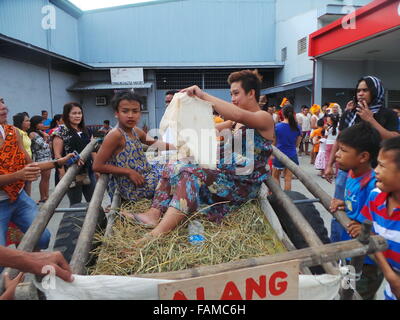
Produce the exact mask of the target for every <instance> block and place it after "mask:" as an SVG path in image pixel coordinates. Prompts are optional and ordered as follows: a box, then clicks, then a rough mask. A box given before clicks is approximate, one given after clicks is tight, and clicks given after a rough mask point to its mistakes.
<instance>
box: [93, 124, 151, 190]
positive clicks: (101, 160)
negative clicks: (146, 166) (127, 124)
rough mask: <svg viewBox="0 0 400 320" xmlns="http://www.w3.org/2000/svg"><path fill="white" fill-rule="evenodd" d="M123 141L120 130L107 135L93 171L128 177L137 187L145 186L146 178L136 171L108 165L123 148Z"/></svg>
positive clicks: (95, 160)
mask: <svg viewBox="0 0 400 320" xmlns="http://www.w3.org/2000/svg"><path fill="white" fill-rule="evenodd" d="M122 139H123V136H122V134H121V133H120V132H119V130H113V131H111V132H110V133H109V134H107V136H106V137H105V138H104V141H103V143H102V144H101V147H100V149H99V151H98V152H97V156H96V158H95V159H94V162H93V170H94V171H96V172H100V173H107V174H110V173H111V174H113V175H120V176H127V177H129V179H130V180H131V181H132V182H133V183H135V184H136V185H138V186H140V185H143V184H144V182H145V180H144V177H143V176H142V175H141V174H139V173H138V172H137V171H136V170H133V169H130V168H122V167H117V166H114V165H112V164H109V163H108V161H109V160H110V159H111V157H112V156H113V154H115V153H116V152H117V151H118V150H120V149H121V148H123V145H122V143H121V142H122Z"/></svg>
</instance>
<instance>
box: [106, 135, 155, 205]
mask: <svg viewBox="0 0 400 320" xmlns="http://www.w3.org/2000/svg"><path fill="white" fill-rule="evenodd" d="M119 130H120V131H121V133H122V134H123V135H124V137H125V147H124V149H123V150H122V151H121V152H120V153H118V154H116V155H114V156H113V158H112V160H111V161H110V163H111V164H113V165H114V166H117V167H120V168H129V169H133V170H136V171H137V172H138V173H139V174H141V175H142V176H143V177H144V179H145V183H144V185H142V186H139V187H138V186H136V185H135V184H134V183H133V182H132V181H131V180H130V179H129V177H127V176H114V175H112V176H111V179H110V182H109V184H108V192H109V195H110V197H111V198H112V196H113V194H114V192H115V190H116V189H117V188H118V191H119V193H120V195H121V197H122V198H123V199H124V200H128V201H138V200H141V199H143V198H147V199H151V198H152V197H153V195H154V191H155V189H156V187H157V183H158V181H159V179H160V174H161V169H162V166H160V165H157V164H150V163H149V162H148V161H147V158H146V155H145V153H144V151H143V148H142V143H141V142H140V140H139V137H138V136H137V134H136V132H135V130H132V134H133V135H134V139H132V138H131V137H129V136H128V135H127V134H126V133H125V132H124V131H123V130H121V129H119Z"/></svg>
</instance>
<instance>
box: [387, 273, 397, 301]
mask: <svg viewBox="0 0 400 320" xmlns="http://www.w3.org/2000/svg"><path fill="white" fill-rule="evenodd" d="M388 282H389V285H390V290H391V291H392V293H393V294H394V296H395V297H396V298H397V300H400V277H399V276H398V275H396V276H395V277H394V278H393V279H390V280H389V281H388Z"/></svg>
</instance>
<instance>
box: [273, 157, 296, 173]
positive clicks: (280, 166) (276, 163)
mask: <svg viewBox="0 0 400 320" xmlns="http://www.w3.org/2000/svg"><path fill="white" fill-rule="evenodd" d="M289 159H290V160H292V161H293V162H294V163H295V164H297V165H299V159H298V158H297V154H296V155H295V156H294V157H289ZM272 165H273V167H274V168H275V169H278V170H283V169H285V168H286V167H285V165H284V164H283V163H282V162H280V161H279V160H278V159H277V158H274V160H272Z"/></svg>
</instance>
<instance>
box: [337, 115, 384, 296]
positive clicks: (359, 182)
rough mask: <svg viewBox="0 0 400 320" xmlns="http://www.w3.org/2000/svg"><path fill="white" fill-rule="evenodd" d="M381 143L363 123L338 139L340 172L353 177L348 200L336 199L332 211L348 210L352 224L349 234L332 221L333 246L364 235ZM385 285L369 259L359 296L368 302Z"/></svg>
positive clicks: (347, 191) (359, 288)
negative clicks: (366, 204)
mask: <svg viewBox="0 0 400 320" xmlns="http://www.w3.org/2000/svg"><path fill="white" fill-rule="evenodd" d="M380 140H381V138H380V135H379V133H378V131H377V130H375V129H374V128H373V127H372V126H371V125H370V124H368V123H366V122H360V123H359V124H356V125H354V126H352V127H349V128H347V129H345V130H343V131H342V132H341V133H340V135H339V136H338V138H337V142H338V147H339V148H338V151H337V152H336V155H335V157H336V163H337V164H338V167H339V169H341V170H345V171H349V173H348V177H347V181H346V187H345V194H344V200H339V199H335V198H334V199H333V200H332V203H331V207H330V210H331V212H335V211H337V210H345V211H346V214H347V216H348V217H349V218H350V219H351V220H352V221H351V223H350V224H349V225H348V226H347V230H345V229H344V228H343V227H342V225H341V224H340V223H339V222H337V221H336V219H333V220H332V224H331V241H332V242H338V241H346V240H350V239H352V238H356V237H357V236H358V235H359V233H360V231H361V223H362V222H363V221H364V220H366V218H365V217H364V216H363V215H362V214H361V209H362V208H363V206H364V205H365V203H366V202H367V199H368V196H369V194H370V193H371V191H372V190H373V189H374V188H375V184H376V178H375V172H374V170H373V169H372V166H371V162H372V161H373V160H376V157H377V156H378V153H379V144H380ZM382 281H383V274H382V272H381V271H380V270H379V268H378V266H377V265H376V264H375V263H374V262H373V261H372V260H371V259H370V258H368V257H367V258H366V259H365V261H364V266H363V270H362V276H361V279H360V280H359V281H357V291H358V293H359V294H360V295H361V296H362V297H363V299H365V300H369V299H373V298H374V296H375V293H376V291H377V290H378V289H379V287H380V285H381V283H382Z"/></svg>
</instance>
